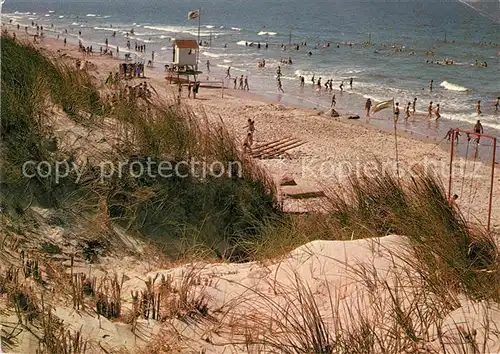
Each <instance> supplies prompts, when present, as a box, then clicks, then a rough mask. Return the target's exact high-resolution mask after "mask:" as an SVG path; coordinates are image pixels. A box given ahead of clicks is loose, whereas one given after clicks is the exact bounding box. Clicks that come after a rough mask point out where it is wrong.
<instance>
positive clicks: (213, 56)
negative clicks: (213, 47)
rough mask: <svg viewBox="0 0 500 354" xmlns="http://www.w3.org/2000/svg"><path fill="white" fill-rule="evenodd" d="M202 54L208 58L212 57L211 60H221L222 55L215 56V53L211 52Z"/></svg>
mask: <svg viewBox="0 0 500 354" xmlns="http://www.w3.org/2000/svg"><path fill="white" fill-rule="evenodd" d="M201 54H203V55H204V56H206V57H211V58H220V55H219V54H215V53H210V52H201Z"/></svg>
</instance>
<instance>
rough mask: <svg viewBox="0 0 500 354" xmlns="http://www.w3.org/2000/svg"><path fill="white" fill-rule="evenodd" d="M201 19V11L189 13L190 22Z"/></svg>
mask: <svg viewBox="0 0 500 354" xmlns="http://www.w3.org/2000/svg"><path fill="white" fill-rule="evenodd" d="M198 17H200V10H195V11H190V12H189V13H188V20H194V19H197V18H198Z"/></svg>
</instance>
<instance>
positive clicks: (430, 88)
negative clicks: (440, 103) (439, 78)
mask: <svg viewBox="0 0 500 354" xmlns="http://www.w3.org/2000/svg"><path fill="white" fill-rule="evenodd" d="M433 85H434V80H431V82H430V83H429V91H431V92H432V87H433Z"/></svg>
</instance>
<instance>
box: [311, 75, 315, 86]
mask: <svg viewBox="0 0 500 354" xmlns="http://www.w3.org/2000/svg"><path fill="white" fill-rule="evenodd" d="M311 82H312V84H313V85H314V74H313V77H312V78H311Z"/></svg>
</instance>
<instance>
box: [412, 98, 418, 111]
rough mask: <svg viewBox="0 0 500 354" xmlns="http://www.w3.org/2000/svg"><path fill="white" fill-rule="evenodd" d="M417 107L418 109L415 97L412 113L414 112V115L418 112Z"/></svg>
mask: <svg viewBox="0 0 500 354" xmlns="http://www.w3.org/2000/svg"><path fill="white" fill-rule="evenodd" d="M416 107H417V98H416V97H415V98H414V99H413V104H412V112H413V114H415V112H416V111H417V110H416Z"/></svg>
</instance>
